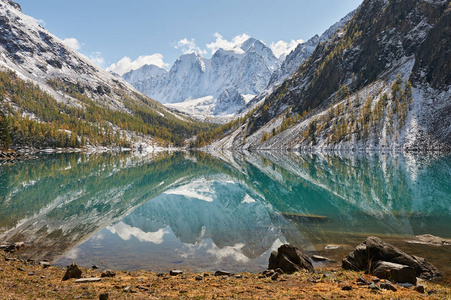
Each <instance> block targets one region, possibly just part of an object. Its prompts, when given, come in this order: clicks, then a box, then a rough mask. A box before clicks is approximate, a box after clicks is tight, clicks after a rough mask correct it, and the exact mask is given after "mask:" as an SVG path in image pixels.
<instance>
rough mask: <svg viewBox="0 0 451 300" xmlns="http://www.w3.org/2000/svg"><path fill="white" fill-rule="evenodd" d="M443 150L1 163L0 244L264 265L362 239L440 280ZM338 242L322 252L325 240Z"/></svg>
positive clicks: (446, 203) (447, 201)
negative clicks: (380, 242) (428, 265)
mask: <svg viewBox="0 0 451 300" xmlns="http://www.w3.org/2000/svg"><path fill="white" fill-rule="evenodd" d="M425 233H429V234H433V235H437V236H441V237H443V238H451V157H450V156H439V155H424V154H423V155H419V154H417V155H413V154H412V155H392V154H390V155H383V154H377V155H375V154H374V155H368V154H359V155H334V154H302V153H295V152H253V153H247V152H246V153H241V152H220V153H212V154H206V153H200V152H192V153H191V152H174V153H158V154H148V155H140V154H137V155H130V154H125V153H122V154H111V153H110V154H95V155H85V154H53V155H45V156H41V157H40V159H38V160H32V161H26V162H21V163H16V164H13V165H2V166H0V242H5V241H25V242H26V243H27V247H26V249H25V250H24V252H23V253H22V254H21V255H23V256H24V257H30V258H34V259H50V260H51V261H52V262H53V263H55V264H58V265H62V266H64V265H66V264H68V263H70V262H72V261H74V262H77V263H78V264H79V265H83V266H85V267H89V266H91V265H93V264H96V265H99V266H101V268H114V269H126V270H139V269H145V270H153V271H156V272H158V271H165V270H168V269H172V268H181V269H185V270H192V271H214V270H217V269H225V270H229V271H232V272H239V271H246V270H249V271H254V272H258V271H261V270H263V269H265V268H266V266H267V262H268V258H269V253H270V252H271V251H272V250H274V249H276V248H277V247H278V246H280V245H281V244H282V243H286V242H289V243H291V244H294V245H296V246H298V247H299V248H301V249H302V250H303V251H305V252H307V253H308V254H320V255H326V256H328V257H330V258H332V259H334V260H336V261H338V262H339V261H340V260H341V258H343V257H344V256H345V255H346V254H347V253H349V252H350V251H351V250H352V249H353V248H354V247H355V246H356V245H357V244H359V243H360V242H362V241H363V240H364V239H365V237H367V236H368V235H377V236H379V237H381V238H382V239H384V240H386V241H388V242H390V243H393V244H395V245H396V246H398V247H400V248H401V249H403V250H404V251H406V252H408V253H410V254H415V255H419V256H423V257H426V258H427V259H428V260H429V261H431V262H432V263H433V264H435V265H436V266H437V267H438V268H439V269H440V270H441V271H442V272H443V273H444V274H445V276H446V277H447V278H449V277H450V275H451V268H450V267H449V265H451V246H441V247H437V246H431V245H419V244H412V243H408V242H407V241H408V240H411V239H412V238H413V237H414V236H415V235H420V234H425ZM331 244H333V245H337V246H338V249H325V247H326V246H327V245H331Z"/></svg>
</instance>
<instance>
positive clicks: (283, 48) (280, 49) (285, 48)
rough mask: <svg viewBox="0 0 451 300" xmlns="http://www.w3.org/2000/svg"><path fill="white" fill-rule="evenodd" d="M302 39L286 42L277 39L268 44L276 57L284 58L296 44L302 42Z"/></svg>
mask: <svg viewBox="0 0 451 300" xmlns="http://www.w3.org/2000/svg"><path fill="white" fill-rule="evenodd" d="M303 42H304V40H302V39H299V40H291V42H289V43H287V42H285V41H278V42H277V43H271V45H270V46H269V47H270V48H271V50H272V52H273V53H274V55H275V56H276V57H277V58H281V57H283V58H285V57H286V56H287V55H288V54H290V52H291V51H293V50H294V49H295V48H296V46H297V45H299V44H301V43H303Z"/></svg>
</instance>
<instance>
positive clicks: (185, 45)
mask: <svg viewBox="0 0 451 300" xmlns="http://www.w3.org/2000/svg"><path fill="white" fill-rule="evenodd" d="M174 47H175V49H180V50H181V51H182V52H183V54H188V53H197V54H206V53H207V51H205V50H202V49H200V48H199V47H197V45H196V42H195V41H194V39H191V40H188V39H187V38H184V39H181V40H180V41H178V42H177V44H176V45H175V46H174Z"/></svg>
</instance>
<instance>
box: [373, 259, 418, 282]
mask: <svg viewBox="0 0 451 300" xmlns="http://www.w3.org/2000/svg"><path fill="white" fill-rule="evenodd" d="M372 273H373V275H375V276H377V277H379V278H381V279H389V280H390V281H393V282H407V283H412V284H416V283H417V276H416V273H415V270H414V269H413V268H412V267H409V266H406V265H400V264H395V263H391V262H387V261H379V262H378V263H377V264H376V265H375V266H374V269H373V271H372Z"/></svg>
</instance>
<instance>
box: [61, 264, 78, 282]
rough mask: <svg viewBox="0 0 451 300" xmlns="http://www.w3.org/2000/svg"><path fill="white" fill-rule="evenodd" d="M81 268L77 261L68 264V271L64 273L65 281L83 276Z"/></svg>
mask: <svg viewBox="0 0 451 300" xmlns="http://www.w3.org/2000/svg"><path fill="white" fill-rule="evenodd" d="M81 273H82V272H81V270H80V269H79V268H78V266H77V265H76V264H75V263H72V264H71V265H69V266H67V269H66V273H65V274H64V277H63V281H65V280H68V279H70V278H81Z"/></svg>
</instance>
